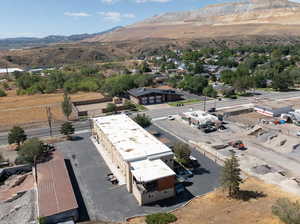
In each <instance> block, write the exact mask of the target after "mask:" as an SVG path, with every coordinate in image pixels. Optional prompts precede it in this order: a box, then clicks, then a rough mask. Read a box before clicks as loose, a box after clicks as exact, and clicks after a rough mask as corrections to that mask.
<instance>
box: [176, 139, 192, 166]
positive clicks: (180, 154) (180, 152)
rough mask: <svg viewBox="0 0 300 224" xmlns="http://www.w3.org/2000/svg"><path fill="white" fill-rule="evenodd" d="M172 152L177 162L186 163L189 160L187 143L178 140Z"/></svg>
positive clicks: (189, 150) (189, 151) (189, 153)
mask: <svg viewBox="0 0 300 224" xmlns="http://www.w3.org/2000/svg"><path fill="white" fill-rule="evenodd" d="M174 153H175V156H176V159H177V161H178V162H180V163H182V164H184V165H187V164H189V162H190V155H191V149H190V146H189V145H188V144H185V143H181V142H178V143H176V144H175V145H174Z"/></svg>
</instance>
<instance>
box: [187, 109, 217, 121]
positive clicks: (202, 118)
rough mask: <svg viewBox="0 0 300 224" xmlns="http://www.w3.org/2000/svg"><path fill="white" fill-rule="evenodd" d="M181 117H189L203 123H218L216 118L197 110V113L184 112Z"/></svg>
mask: <svg viewBox="0 0 300 224" xmlns="http://www.w3.org/2000/svg"><path fill="white" fill-rule="evenodd" d="M182 114H183V115H185V116H187V117H191V118H193V119H195V120H199V121H203V122H207V121H212V122H216V121H218V118H217V117H216V116H214V115H211V114H209V113H207V112H204V111H201V110H198V111H189V112H185V113H182Z"/></svg>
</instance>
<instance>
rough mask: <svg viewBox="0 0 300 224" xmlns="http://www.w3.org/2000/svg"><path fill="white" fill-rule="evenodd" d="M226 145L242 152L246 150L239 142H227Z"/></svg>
mask: <svg viewBox="0 0 300 224" xmlns="http://www.w3.org/2000/svg"><path fill="white" fill-rule="evenodd" d="M228 145H230V146H232V147H233V148H237V149H239V150H243V149H245V148H246V147H245V145H244V143H243V142H242V141H241V140H237V141H232V142H228Z"/></svg>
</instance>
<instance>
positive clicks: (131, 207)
mask: <svg viewBox="0 0 300 224" xmlns="http://www.w3.org/2000/svg"><path fill="white" fill-rule="evenodd" d="M89 135H90V134H89V133H86V134H81V135H78V139H77V140H76V141H69V142H62V143H58V144H57V148H58V150H60V151H62V152H63V153H64V155H65V157H66V159H70V161H71V164H72V167H73V169H74V173H75V176H76V179H77V182H78V184H79V187H80V191H81V194H82V197H83V200H84V203H85V206H86V208H87V211H88V214H89V217H90V219H91V220H102V221H114V222H121V221H124V220H125V219H126V218H127V217H132V216H136V215H144V214H150V213H156V212H168V211H171V210H173V209H175V208H177V207H180V206H181V205H183V204H184V203H185V202H187V201H188V200H190V199H191V198H193V197H194V196H197V195H201V194H204V193H207V192H210V191H212V190H213V189H214V188H215V187H217V186H218V175H219V166H218V165H216V164H215V163H214V162H212V161H210V160H209V159H207V158H205V157H203V156H202V155H201V154H200V153H198V152H194V151H193V155H194V156H195V157H196V158H198V160H199V163H200V164H201V165H202V168H203V169H202V170H200V171H199V172H198V173H197V174H196V175H195V176H194V178H193V181H194V184H193V185H191V186H189V187H188V188H187V191H186V192H185V193H183V194H182V195H181V196H180V197H176V198H173V199H170V200H165V201H162V202H159V203H155V204H153V205H148V206H139V205H138V203H137V201H136V199H135V198H134V196H133V195H132V194H130V193H128V191H127V190H126V186H125V185H123V186H114V185H112V184H111V183H110V182H108V181H107V180H106V178H105V177H106V175H107V174H108V173H110V170H109V169H108V167H107V165H106V163H105V162H104V160H103V159H102V157H101V155H100V154H99V153H98V151H97V149H96V148H95V146H94V145H93V143H92V141H91V140H90V139H89ZM166 137H168V136H166Z"/></svg>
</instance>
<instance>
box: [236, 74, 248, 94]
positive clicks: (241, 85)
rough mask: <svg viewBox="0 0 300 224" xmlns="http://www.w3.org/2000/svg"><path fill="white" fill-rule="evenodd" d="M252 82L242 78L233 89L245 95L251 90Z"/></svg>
mask: <svg viewBox="0 0 300 224" xmlns="http://www.w3.org/2000/svg"><path fill="white" fill-rule="evenodd" d="M251 86H252V82H251V80H250V78H248V77H241V78H239V79H237V80H235V81H234V83H233V87H234V89H235V90H236V91H237V92H240V93H244V92H245V91H246V90H248V89H250V88H251Z"/></svg>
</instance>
